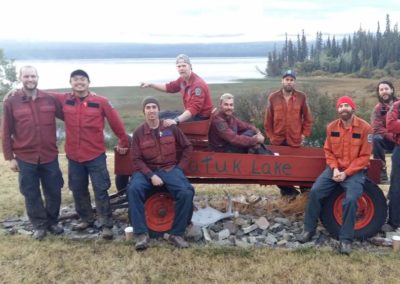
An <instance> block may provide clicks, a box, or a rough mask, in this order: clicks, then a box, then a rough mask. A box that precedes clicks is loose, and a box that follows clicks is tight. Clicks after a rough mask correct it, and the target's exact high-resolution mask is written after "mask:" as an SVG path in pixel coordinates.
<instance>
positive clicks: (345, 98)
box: [336, 96, 356, 110]
mask: <svg viewBox="0 0 400 284" xmlns="http://www.w3.org/2000/svg"><path fill="white" fill-rule="evenodd" d="M343 103H346V104H348V105H349V106H351V108H352V109H353V110H356V104H355V103H354V101H353V99H352V98H350V97H349V96H343V97H340V98H339V99H338V100H337V102H336V109H338V108H339V106H340V105H341V104H343Z"/></svg>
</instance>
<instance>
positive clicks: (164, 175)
mask: <svg viewBox="0 0 400 284" xmlns="http://www.w3.org/2000/svg"><path fill="white" fill-rule="evenodd" d="M143 113H144V116H145V122H144V123H143V124H142V125H140V126H139V127H137V128H136V130H135V132H134V133H133V140H132V149H133V167H134V169H133V174H132V178H131V183H130V184H129V187H128V203H129V216H130V220H131V222H132V225H133V228H134V231H135V234H136V237H137V241H136V244H135V248H136V250H144V249H147V248H148V247H149V241H150V240H149V230H148V227H147V224H146V218H145V212H144V201H145V197H146V194H147V193H148V192H150V191H151V190H152V189H153V188H161V187H163V186H165V188H166V190H167V191H169V192H170V193H171V194H172V196H173V198H174V201H175V217H174V222H173V224H172V228H171V230H170V232H169V233H170V236H169V241H170V242H171V243H172V244H173V245H175V246H176V247H178V248H187V247H188V243H187V242H186V241H185V240H184V239H183V235H184V233H185V229H186V227H187V225H188V223H189V219H190V216H191V213H192V210H193V207H192V205H193V196H194V189H193V186H192V185H191V184H190V183H189V180H188V179H187V178H186V176H185V175H184V173H183V169H184V168H185V167H186V166H187V165H188V163H189V157H190V154H191V152H192V149H193V147H192V144H190V142H189V140H188V139H187V138H186V136H185V135H184V134H183V133H182V132H181V130H180V129H179V128H178V127H176V126H175V125H171V126H165V125H164V124H163V123H162V120H160V118H159V113H160V104H159V102H158V100H157V99H156V98H154V97H146V98H145V99H144V100H143ZM178 153H180V154H178Z"/></svg>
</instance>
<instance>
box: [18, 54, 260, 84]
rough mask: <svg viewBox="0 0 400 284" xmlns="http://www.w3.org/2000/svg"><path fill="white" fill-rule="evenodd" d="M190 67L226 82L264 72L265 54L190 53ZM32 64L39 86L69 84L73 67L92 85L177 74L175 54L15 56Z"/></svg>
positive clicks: (215, 80) (159, 79)
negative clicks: (67, 57)
mask: <svg viewBox="0 0 400 284" xmlns="http://www.w3.org/2000/svg"><path fill="white" fill-rule="evenodd" d="M191 61H192V66H193V71H194V72H195V73H196V74H198V75H199V76H200V77H202V78H203V79H204V80H205V81H206V82H207V83H209V84H213V83H227V82H232V81H234V80H238V79H255V78H263V77H264V76H263V75H262V74H261V73H260V72H259V71H258V70H257V69H259V70H263V71H264V70H265V68H266V63H267V57H265V58H263V57H212V58H208V57H207V58H205V57H202V58H200V57H192V58H191ZM24 65H33V66H35V67H36V68H37V69H38V72H39V77H40V78H39V86H38V87H39V88H40V89H55V88H69V87H70V85H69V75H70V73H71V72H72V71H73V70H75V69H83V70H85V71H86V72H88V74H89V77H90V80H91V86H92V87H105V86H137V85H139V83H140V82H142V81H145V82H154V83H155V82H158V83H164V82H169V81H172V80H175V79H176V78H178V72H177V71H176V68H175V58H116V59H74V60H16V61H15V66H16V67H17V70H19V68H20V67H21V66H24Z"/></svg>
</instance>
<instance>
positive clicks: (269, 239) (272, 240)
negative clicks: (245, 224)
mask: <svg viewBox="0 0 400 284" xmlns="http://www.w3.org/2000/svg"><path fill="white" fill-rule="evenodd" d="M277 242H278V240H277V238H275V236H274V235H272V234H268V235H267V238H266V239H265V243H267V244H269V245H274V244H276V243H277Z"/></svg>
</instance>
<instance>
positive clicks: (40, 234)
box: [32, 229, 46, 241]
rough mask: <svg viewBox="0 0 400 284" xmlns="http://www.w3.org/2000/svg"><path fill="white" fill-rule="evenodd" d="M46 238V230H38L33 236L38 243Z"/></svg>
mask: <svg viewBox="0 0 400 284" xmlns="http://www.w3.org/2000/svg"><path fill="white" fill-rule="evenodd" d="M45 236H46V230H45V229H36V230H35V232H34V233H33V235H32V238H33V239H35V240H38V241H41V240H43V239H44V237H45Z"/></svg>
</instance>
